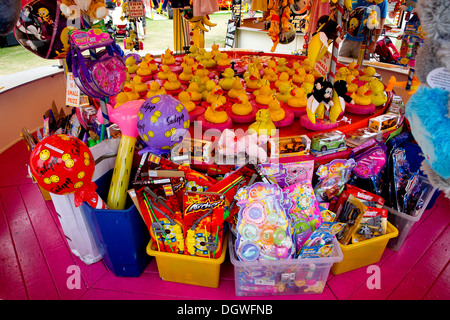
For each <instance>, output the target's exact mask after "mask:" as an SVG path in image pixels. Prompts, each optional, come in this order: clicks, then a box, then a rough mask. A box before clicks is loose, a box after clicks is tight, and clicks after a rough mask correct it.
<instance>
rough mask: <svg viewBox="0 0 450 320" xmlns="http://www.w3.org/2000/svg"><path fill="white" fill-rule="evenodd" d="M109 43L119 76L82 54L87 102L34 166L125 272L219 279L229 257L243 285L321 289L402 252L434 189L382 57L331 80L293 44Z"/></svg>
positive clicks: (50, 125) (281, 290)
mask: <svg viewBox="0 0 450 320" xmlns="http://www.w3.org/2000/svg"><path fill="white" fill-rule="evenodd" d="M107 52H108V53H107ZM114 52H115V51H114V50H109V51H105V55H106V54H112V56H111V57H109V59H106V58H105V59H103V60H99V63H97V64H95V65H96V66H97V67H98V70H100V67H101V68H103V67H105V69H101V70H103V72H110V73H111V74H114V75H115V76H114V77H108V78H107V79H108V81H109V82H108V81H107V82H102V81H97V80H98V79H97V78H96V76H97V75H99V74H97V73H95V70H96V69H95V67H94V65H92V64H91V65H89V64H88V65H87V67H88V68H92V72H91V73H89V72H88V73H87V74H84V72H85V71H86V70H84V68H81V67H80V68H79V70H78V71H79V72H81V73H77V69H76V68H77V67H79V64H82V63H83V61H82V59H81V57H80V56H74V57H73V58H74V59H73V61H72V65H70V66H69V69H70V70H72V71H73V76H74V78H75V83H76V85H77V87H78V88H79V89H80V91H81V98H84V100H83V99H81V100H82V101H85V106H83V107H76V108H73V111H72V113H71V114H69V115H64V116H60V117H48V118H46V120H45V122H44V131H43V133H42V134H41V133H40V132H39V134H38V136H39V138H38V139H37V140H39V141H36V143H35V144H34V145H32V146H31V148H30V149H31V157H30V173H31V174H32V176H33V178H34V180H35V182H37V183H38V184H39V186H40V187H41V188H42V190H43V192H44V193H45V192H49V193H50V195H51V198H52V200H53V201H54V202H55V208H56V209H57V211H58V213H60V214H61V215H63V216H68V215H71V214H75V211H76V212H78V211H80V212H81V214H82V215H83V217H84V219H83V221H82V222H78V223H79V224H80V227H83V228H85V229H86V230H87V231H88V234H91V235H92V237H88V239H87V238H84V239H82V240H81V241H80V242H79V244H74V243H72V244H71V246H75V247H76V246H77V245H78V246H82V247H83V248H86V247H89V248H91V250H94V251H95V250H97V251H98V252H99V253H100V259H103V260H104V262H105V264H106V265H107V266H108V268H109V269H110V270H111V271H112V272H113V273H114V274H115V275H116V276H121V277H139V276H140V275H141V273H142V272H143V270H144V269H145V268H146V267H147V265H148V264H149V262H150V261H151V259H155V260H156V264H157V266H158V271H159V275H160V277H161V281H171V282H178V283H186V284H191V285H196V286H204V287H213V288H217V287H218V286H219V282H220V278H219V275H220V269H221V266H222V265H223V264H224V263H231V264H232V265H233V267H234V280H235V290H236V295H237V296H249V295H284V294H308V293H314V294H320V293H322V291H323V289H324V286H325V285H326V281H327V278H328V275H329V273H330V272H331V273H333V274H340V273H343V272H347V271H350V270H354V269H357V268H360V267H363V266H367V265H370V264H373V263H376V262H377V261H379V260H380V258H381V256H382V254H383V252H384V250H385V248H386V247H390V248H392V249H393V250H396V251H398V250H399V249H400V248H401V245H402V242H403V240H404V239H405V237H406V235H407V234H408V232H409V230H410V229H411V227H412V225H413V224H414V223H415V222H416V221H418V220H419V219H420V216H421V215H422V213H423V211H424V210H425V209H426V208H427V207H428V206H429V205H431V203H432V201H433V199H434V194H435V189H434V188H433V187H432V186H431V185H430V183H429V181H428V180H427V178H426V176H425V175H424V174H423V173H422V172H421V171H420V169H419V166H418V165H417V163H420V159H417V157H420V156H419V152H418V150H417V148H418V147H417V145H416V144H415V143H414V141H413V138H412V136H411V134H410V132H409V130H408V123H407V120H406V119H405V117H404V103H403V100H402V97H401V96H398V95H396V94H395V92H393V91H392V90H390V91H386V86H385V85H384V84H383V82H382V80H383V79H379V78H378V77H377V74H376V70H375V69H374V68H373V67H366V68H360V69H358V67H357V66H355V64H354V63H350V64H348V65H344V64H338V65H337V72H336V76H335V78H334V79H333V80H334V81H333V82H331V81H329V80H327V77H328V75H327V76H323V75H322V74H320V72H318V71H317V70H315V69H314V68H313V66H311V65H310V63H309V62H308V59H307V58H306V57H304V56H297V55H283V54H272V53H263V52H253V51H241V50H220V48H219V47H218V46H216V45H213V46H212V48H211V50H209V51H205V52H203V51H201V50H199V49H198V48H195V47H191V50H189V52H188V53H186V54H182V55H176V54H174V53H173V52H172V51H171V50H169V49H167V50H166V51H165V53H164V54H162V55H161V56H159V57H154V56H153V55H151V54H150V53H147V54H145V55H140V54H138V53H129V54H127V55H125V56H124V57H123V59H119V58H118V56H117V55H116V54H115V53H114ZM105 61H106V62H105ZM94 69H95V70H94ZM105 70H106V71H105ZM108 74H109V73H107V75H108ZM85 75H89V77H87V76H85ZM96 79H97V80H96ZM105 79H106V78H105ZM53 114H58V113H56V112H53ZM411 150H413V151H411ZM94 173H95V175H94ZM61 197H62V198H63V200H62V199H61ZM67 199H70V201H69V202H71V203H70V205H67V202H68V201H67ZM63 201H64V203H66V205H61V204H62V202H63ZM58 208H60V209H58ZM83 223H84V225H81V224H83ZM63 229H64V227H63ZM64 231H65V232H70V231H69V230H64ZM66 235H67V234H66ZM72 249H77V248H72ZM72 251H73V252H82V250H78V251H77V250H72ZM81 258H84V257H81ZM83 261H87V260H83ZM97 261H98V260H97ZM92 262H95V261H90V262H89V263H92Z"/></svg>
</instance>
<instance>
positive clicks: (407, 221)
mask: <svg viewBox="0 0 450 320" xmlns="http://www.w3.org/2000/svg"><path fill="white" fill-rule="evenodd" d="M420 184H421V185H422V189H424V188H426V191H425V194H424V198H423V199H424V203H423V206H422V208H421V209H419V210H416V211H415V212H413V214H412V215H408V214H406V213H403V212H399V211H397V210H395V209H393V208H389V207H385V209H387V210H388V212H389V218H388V219H389V221H390V222H391V223H392V224H393V225H394V226H395V227H396V228H397V230H398V236H397V237H396V238H393V239H391V240H389V242H388V245H387V247H388V248H389V249H391V250H394V251H398V250H400V248H401V247H402V245H403V242H405V239H406V237H407V236H408V234H409V231H410V230H411V228H412V226H413V225H414V223H416V222H417V221H419V220H420V218H421V217H422V214H423V212H424V211H425V210H426V209H427V206H428V204H429V203H430V201H431V199H432V198H433V195H434V194H435V192H436V190H437V189H436V187H433V186H432V185H431V184H430V182H429V180H428V179H427V178H425V177H422V176H421V177H420Z"/></svg>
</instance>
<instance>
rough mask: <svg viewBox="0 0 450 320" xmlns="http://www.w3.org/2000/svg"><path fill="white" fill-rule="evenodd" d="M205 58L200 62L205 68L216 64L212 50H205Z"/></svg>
mask: <svg viewBox="0 0 450 320" xmlns="http://www.w3.org/2000/svg"><path fill="white" fill-rule="evenodd" d="M204 57H205V59H203V60H202V61H201V64H202V65H204V66H205V68H214V67H215V66H216V65H217V62H216V60H214V59H213V53H212V52H205V55H204Z"/></svg>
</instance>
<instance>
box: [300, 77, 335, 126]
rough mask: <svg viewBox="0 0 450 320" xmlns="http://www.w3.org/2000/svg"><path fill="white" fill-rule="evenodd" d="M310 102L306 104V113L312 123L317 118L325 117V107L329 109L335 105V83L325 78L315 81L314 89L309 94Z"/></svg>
mask: <svg viewBox="0 0 450 320" xmlns="http://www.w3.org/2000/svg"><path fill="white" fill-rule="evenodd" d="M308 96H309V97H308V102H307V105H306V114H307V116H308V118H309V120H310V121H311V123H312V124H315V123H316V117H317V119H323V117H324V115H325V107H326V108H327V110H329V109H330V107H331V106H333V104H334V103H333V101H332V98H333V85H332V84H331V82H329V81H324V79H323V78H318V79H317V80H316V81H315V82H314V89H313V91H312V92H311V93H310V94H309V95H308Z"/></svg>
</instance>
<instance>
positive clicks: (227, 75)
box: [219, 68, 234, 91]
mask: <svg viewBox="0 0 450 320" xmlns="http://www.w3.org/2000/svg"><path fill="white" fill-rule="evenodd" d="M222 75H223V78H222V79H220V80H219V86H220V87H221V88H222V89H223V90H226V91H229V90H231V88H232V87H233V82H234V70H233V69H231V68H226V69H225V70H224V71H223V72H222Z"/></svg>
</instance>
